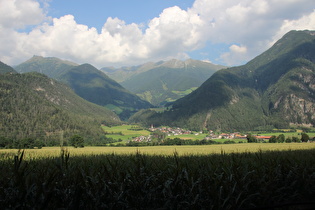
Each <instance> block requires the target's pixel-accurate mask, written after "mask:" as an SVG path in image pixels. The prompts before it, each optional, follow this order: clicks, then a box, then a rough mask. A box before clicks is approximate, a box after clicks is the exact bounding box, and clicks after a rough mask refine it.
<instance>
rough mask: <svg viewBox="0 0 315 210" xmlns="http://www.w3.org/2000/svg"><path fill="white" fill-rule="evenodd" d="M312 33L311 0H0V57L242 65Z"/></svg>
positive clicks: (102, 63) (100, 63) (98, 63)
mask: <svg viewBox="0 0 315 210" xmlns="http://www.w3.org/2000/svg"><path fill="white" fill-rule="evenodd" d="M306 29H307V30H315V1H314V0H149V1H145V0H115V1H112V0H110V1H109V0H89V1H86V0H0V61H2V62H4V63H6V64H8V65H12V66H14V65H18V64H20V63H22V62H24V61H26V60H28V59H30V58H31V57H32V56H33V55H39V56H44V57H58V58H61V59H64V60H69V61H73V62H76V63H78V64H82V63H90V64H92V65H94V66H95V67H97V68H102V67H108V66H115V67H121V66H132V65H140V64H144V63H146V62H157V61H161V60H169V59H181V60H185V59H190V58H191V59H197V60H204V61H208V62H212V63H214V64H221V65H226V66H236V65H242V64H245V63H246V62H248V61H249V60H251V59H253V58H254V57H256V56H257V55H259V54H260V53H262V52H264V51H265V50H267V49H268V48H269V47H271V46H272V45H273V44H274V43H275V42H276V41H277V40H278V39H280V38H281V37H282V36H283V35H284V34H285V33H287V32H289V31H290V30H306Z"/></svg>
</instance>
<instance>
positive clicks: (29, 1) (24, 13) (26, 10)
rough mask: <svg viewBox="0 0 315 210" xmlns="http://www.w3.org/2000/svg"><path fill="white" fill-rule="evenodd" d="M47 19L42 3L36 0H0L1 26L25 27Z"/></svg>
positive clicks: (2, 27)
mask: <svg viewBox="0 0 315 210" xmlns="http://www.w3.org/2000/svg"><path fill="white" fill-rule="evenodd" d="M44 19H45V14H44V12H43V10H42V8H41V7H40V4H39V3H38V2H37V1H35V0H0V28H1V29H2V30H3V29H4V28H24V27H25V26H27V25H36V24H39V23H41V22H42V21H43V20H44Z"/></svg>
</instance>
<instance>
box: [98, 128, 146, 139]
mask: <svg viewBox="0 0 315 210" xmlns="http://www.w3.org/2000/svg"><path fill="white" fill-rule="evenodd" d="M102 129H103V130H104V132H105V133H106V137H108V138H113V139H115V140H118V139H121V140H123V141H127V140H131V139H133V138H135V137H138V136H148V135H150V131H148V130H145V129H142V128H140V127H138V126H135V125H120V126H113V127H108V126H104V125H103V126H102Z"/></svg>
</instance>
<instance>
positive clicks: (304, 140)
mask: <svg viewBox="0 0 315 210" xmlns="http://www.w3.org/2000/svg"><path fill="white" fill-rule="evenodd" d="M309 139H310V137H309V136H308V135H307V134H306V133H302V136H301V141H302V142H307V141H308V140H309Z"/></svg>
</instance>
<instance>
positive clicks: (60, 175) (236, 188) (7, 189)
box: [0, 143, 315, 209]
mask: <svg viewBox="0 0 315 210" xmlns="http://www.w3.org/2000/svg"><path fill="white" fill-rule="evenodd" d="M314 176H315V144H313V143H298V144H296V143H294V144H293V143H292V144H288V143H281V144H280V143H279V144H263V143H261V144H233V145H223V144H222V145H209V146H176V147H175V146H163V147H162V146H157V147H139V148H131V147H86V148H77V149H74V148H67V149H65V148H63V150H60V148H43V149H33V150H25V152H23V151H19V152H18V151H17V150H0V189H1V190H0V206H1V207H2V208H3V209H314V207H315V203H314V195H315V177H314Z"/></svg>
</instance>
